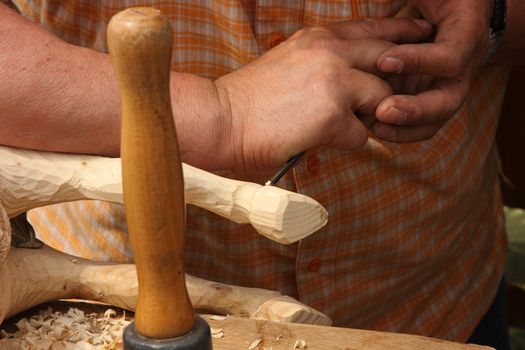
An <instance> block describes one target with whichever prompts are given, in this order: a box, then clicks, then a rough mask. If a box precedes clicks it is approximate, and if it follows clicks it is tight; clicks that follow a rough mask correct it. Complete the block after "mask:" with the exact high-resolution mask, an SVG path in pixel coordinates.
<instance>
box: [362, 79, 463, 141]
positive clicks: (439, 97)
mask: <svg viewBox="0 0 525 350" xmlns="http://www.w3.org/2000/svg"><path fill="white" fill-rule="evenodd" d="M468 86H469V82H468V80H467V79H464V81H463V82H461V83H458V82H457V80H456V79H445V80H443V79H442V80H440V81H436V82H434V83H433V84H432V85H431V88H430V90H426V91H423V92H421V93H419V94H417V95H414V96H412V95H393V96H389V97H386V98H385V99H384V100H383V101H381V103H380V104H379V105H378V107H377V110H376V118H377V120H378V122H377V123H376V124H374V126H373V128H372V130H373V131H374V133H375V134H376V135H377V136H378V137H380V138H382V139H385V140H389V141H393V142H414V141H419V140H423V139H426V138H429V137H432V136H433V135H434V134H435V133H436V132H437V130H438V129H439V128H440V127H441V126H442V125H443V124H444V123H445V122H446V121H447V120H448V119H450V118H451V117H452V116H453V115H454V113H456V112H457V110H458V109H459V108H460V107H461V104H462V103H463V101H464V98H465V96H466V94H467V91H468Z"/></svg>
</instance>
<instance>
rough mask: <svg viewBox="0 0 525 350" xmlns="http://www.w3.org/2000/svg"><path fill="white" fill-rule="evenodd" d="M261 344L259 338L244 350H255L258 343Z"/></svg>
mask: <svg viewBox="0 0 525 350" xmlns="http://www.w3.org/2000/svg"><path fill="white" fill-rule="evenodd" d="M260 342H262V338H259V339H256V340H254V341H253V342H252V343H251V344H250V346H248V348H247V349H246V350H253V349H255V348H257V347H258V346H259V343H260Z"/></svg>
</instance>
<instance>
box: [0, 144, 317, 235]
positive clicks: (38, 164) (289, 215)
mask: <svg viewBox="0 0 525 350" xmlns="http://www.w3.org/2000/svg"><path fill="white" fill-rule="evenodd" d="M0 169H1V170H0V201H1V202H2V204H3V205H4V207H5V209H6V211H7V214H8V216H9V217H14V216H16V215H17V214H19V213H22V212H24V211H27V210H29V209H32V208H36V207H41V206H45V205H48V204H55V203H63V202H68V201H75V200H81V199H100V200H105V201H110V202H116V203H123V198H122V176H121V168H120V158H104V157H98V156H86V155H72V154H61V153H52V152H38V151H30V150H22V149H17V148H11V147H6V146H0ZM183 172H184V183H185V197H186V202H187V203H188V204H193V205H196V206H198V207H201V208H205V209H207V210H210V211H212V212H214V213H216V214H218V215H220V216H222V217H225V218H228V219H230V220H232V221H234V222H237V223H250V224H252V225H253V227H254V228H255V229H256V230H257V232H259V233H260V234H262V235H264V236H265V237H267V238H269V239H272V240H274V241H276V242H279V243H283V244H289V243H293V242H296V241H298V240H300V239H302V238H304V237H306V236H308V235H310V234H311V233H313V232H315V231H317V230H318V229H320V228H321V227H323V226H324V225H325V224H326V221H327V212H326V210H325V209H324V208H323V207H322V206H321V205H320V204H319V203H318V202H316V201H315V200H313V199H311V198H309V197H307V196H304V195H301V194H298V193H293V192H289V191H285V190H283V189H280V188H278V187H274V186H261V185H257V184H254V183H249V182H243V181H237V180H231V179H227V178H224V177H220V176H217V175H214V174H211V173H209V172H206V171H203V170H200V169H197V168H194V167H192V166H190V165H187V164H183Z"/></svg>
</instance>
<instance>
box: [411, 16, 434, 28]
mask: <svg viewBox="0 0 525 350" xmlns="http://www.w3.org/2000/svg"><path fill="white" fill-rule="evenodd" d="M414 22H416V24H417V25H418V26H420V27H421V28H425V29H429V28H432V24H430V22H429V21H425V20H424V19H420V18H418V19H415V20H414Z"/></svg>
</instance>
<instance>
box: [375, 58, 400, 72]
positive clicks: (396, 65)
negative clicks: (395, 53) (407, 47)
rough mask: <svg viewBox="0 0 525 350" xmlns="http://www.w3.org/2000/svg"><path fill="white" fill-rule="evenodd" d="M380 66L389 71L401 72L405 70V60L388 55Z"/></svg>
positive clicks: (384, 70)
mask: <svg viewBox="0 0 525 350" xmlns="http://www.w3.org/2000/svg"><path fill="white" fill-rule="evenodd" d="M379 68H380V69H381V70H382V71H383V72H387V73H401V71H402V70H403V61H401V60H400V59H398V58H394V57H387V58H385V59H384V60H383V62H381V64H380V65H379Z"/></svg>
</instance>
